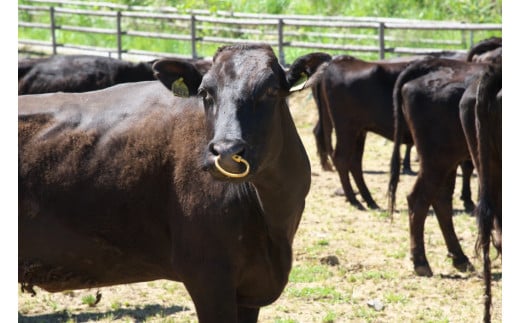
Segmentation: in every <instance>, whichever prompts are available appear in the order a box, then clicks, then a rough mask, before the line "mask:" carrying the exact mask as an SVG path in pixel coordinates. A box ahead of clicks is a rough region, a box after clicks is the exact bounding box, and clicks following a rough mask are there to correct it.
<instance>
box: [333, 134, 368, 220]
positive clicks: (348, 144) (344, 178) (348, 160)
mask: <svg viewBox="0 0 520 323" xmlns="http://www.w3.org/2000/svg"><path fill="white" fill-rule="evenodd" d="M349 136H350V139H349ZM343 138H345V139H343ZM353 138H355V134H354V133H348V134H346V135H345V136H341V135H340V134H339V133H338V134H337V143H336V149H335V150H334V153H333V157H332V160H333V162H334V167H336V170H337V171H338V174H339V179H340V181H341V186H342V187H343V191H344V192H345V197H346V198H347V201H348V202H349V203H350V204H351V205H352V206H354V207H356V208H358V209H360V210H365V207H364V206H363V205H362V204H361V203H360V202H359V201H358V200H357V199H356V194H355V193H354V190H353V189H352V185H351V184H350V178H349V176H348V174H349V171H350V168H351V164H352V154H353V151H354V141H353Z"/></svg>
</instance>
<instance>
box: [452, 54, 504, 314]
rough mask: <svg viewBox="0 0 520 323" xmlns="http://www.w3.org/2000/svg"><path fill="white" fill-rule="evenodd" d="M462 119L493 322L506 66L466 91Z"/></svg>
mask: <svg viewBox="0 0 520 323" xmlns="http://www.w3.org/2000/svg"><path fill="white" fill-rule="evenodd" d="M460 119H461V122H462V128H463V130H464V134H465V136H466V141H467V144H468V147H469V151H470V154H471V158H472V160H473V163H474V164H475V167H476V169H477V173H478V177H479V184H480V190H479V192H480V196H479V201H478V204H477V207H476V209H475V216H476V218H477V223H478V239H477V244H476V247H475V248H476V249H477V252H478V251H479V250H480V249H481V250H482V256H483V263H484V282H485V283H484V284H485V292H484V294H485V296H486V297H485V301H484V322H490V321H491V313H490V312H491V311H490V308H491V303H492V294H491V262H490V259H489V247H490V242H491V238H493V239H492V241H493V244H494V245H495V247H496V248H497V250H498V252H499V254H501V252H502V135H501V134H502V65H501V64H499V65H494V64H493V65H490V66H489V67H488V68H486V69H485V70H484V72H483V73H482V75H481V76H479V77H478V78H477V79H476V80H475V81H474V82H473V83H472V84H471V85H470V86H469V87H468V89H467V90H466V92H464V95H463V96H462V99H461V101H460Z"/></svg>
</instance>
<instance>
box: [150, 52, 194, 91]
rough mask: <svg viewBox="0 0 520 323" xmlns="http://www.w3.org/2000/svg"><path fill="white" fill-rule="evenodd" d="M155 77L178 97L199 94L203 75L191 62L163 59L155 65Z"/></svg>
mask: <svg viewBox="0 0 520 323" xmlns="http://www.w3.org/2000/svg"><path fill="white" fill-rule="evenodd" d="M153 69H154V75H155V77H156V78H157V79H158V80H159V81H161V83H162V84H164V86H166V88H167V89H168V90H170V91H172V92H173V94H174V95H176V96H181V97H188V96H192V95H196V94H197V90H198V88H199V85H200V82H201V81H202V74H201V73H200V72H199V71H198V69H197V68H196V67H195V66H194V65H193V64H192V63H190V62H187V61H183V60H177V59H171V58H168V59H161V60H159V61H157V62H155V63H154V64H153Z"/></svg>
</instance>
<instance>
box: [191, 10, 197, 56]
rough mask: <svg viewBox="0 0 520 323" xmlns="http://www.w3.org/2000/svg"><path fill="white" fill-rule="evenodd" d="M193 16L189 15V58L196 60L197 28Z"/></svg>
mask: <svg viewBox="0 0 520 323" xmlns="http://www.w3.org/2000/svg"><path fill="white" fill-rule="evenodd" d="M195 23H196V19H195V15H193V14H192V15H191V57H192V58H197V28H196V25H195Z"/></svg>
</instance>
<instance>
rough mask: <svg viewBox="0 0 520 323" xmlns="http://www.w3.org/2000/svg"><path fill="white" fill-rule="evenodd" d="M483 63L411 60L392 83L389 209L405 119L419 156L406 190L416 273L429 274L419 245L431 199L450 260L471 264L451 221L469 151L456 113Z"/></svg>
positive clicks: (460, 264)
mask: <svg viewBox="0 0 520 323" xmlns="http://www.w3.org/2000/svg"><path fill="white" fill-rule="evenodd" d="M485 66H486V64H477V63H466V62H461V61H456V60H447V59H438V58H431V59H427V60H424V61H419V62H416V63H413V64H412V65H410V66H409V67H407V68H406V69H405V70H404V71H403V72H402V73H401V75H400V76H399V78H398V79H397V81H396V84H395V88H394V94H393V95H394V109H395V110H394V114H395V122H396V126H395V134H394V151H393V155H392V161H391V178H390V183H389V188H388V192H389V206H388V208H389V212H390V213H393V211H394V205H395V191H396V187H397V183H398V180H399V160H400V157H399V145H400V143H401V141H402V137H403V135H402V134H403V132H404V131H406V125H408V129H409V130H410V132H411V134H412V137H413V141H414V143H415V146H416V149H417V153H418V155H419V159H420V164H419V166H420V169H419V174H418V176H417V180H416V182H415V185H414V187H413V189H412V192H411V193H410V194H409V195H408V197H407V199H408V212H409V218H410V244H411V247H410V249H411V256H412V261H413V264H414V269H415V272H416V274H418V275H420V276H431V275H432V274H433V273H432V270H431V268H430V265H429V264H428V260H427V258H426V254H425V249H424V223H425V220H426V215H427V213H428V210H429V207H430V205H431V206H433V209H434V210H435V214H436V216H437V220H438V221H439V225H440V228H441V230H442V234H443V237H444V240H445V242H446V245H447V247H448V252H449V256H450V257H451V258H452V260H453V265H454V266H455V267H456V268H457V269H459V270H461V271H466V270H473V266H472V265H471V263H470V262H469V260H468V258H467V257H466V255H465V254H464V252H463V251H462V248H461V246H460V243H459V241H458V238H457V235H456V234H455V230H454V227H453V220H452V213H453V206H452V196H453V189H454V186H455V177H456V170H457V165H458V164H459V163H460V162H461V161H463V160H467V159H469V158H471V157H470V155H469V151H468V148H467V145H466V140H465V137H464V133H463V130H462V126H461V123H460V118H459V101H460V98H461V96H462V94H463V93H464V91H465V89H466V88H467V86H468V84H469V83H470V80H471V78H472V77H475V75H477V74H478V73H479V72H480V71H482V70H483V68H484V67H485Z"/></svg>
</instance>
